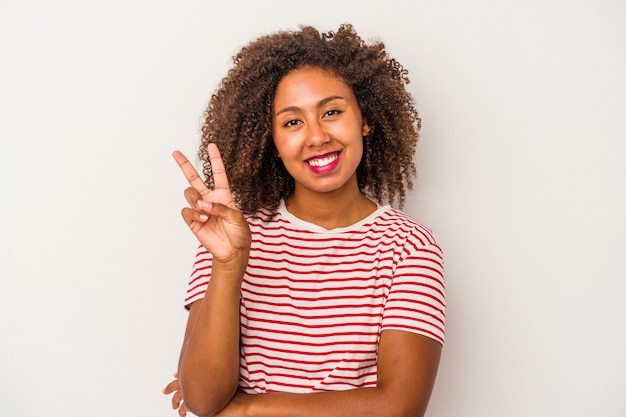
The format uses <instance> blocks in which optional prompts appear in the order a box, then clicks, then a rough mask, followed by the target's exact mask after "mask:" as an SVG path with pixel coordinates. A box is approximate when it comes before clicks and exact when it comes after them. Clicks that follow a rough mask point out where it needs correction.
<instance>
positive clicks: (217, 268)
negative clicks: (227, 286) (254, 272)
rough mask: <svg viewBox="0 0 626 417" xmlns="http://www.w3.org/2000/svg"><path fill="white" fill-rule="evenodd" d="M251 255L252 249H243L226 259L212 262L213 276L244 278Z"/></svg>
mask: <svg viewBox="0 0 626 417" xmlns="http://www.w3.org/2000/svg"><path fill="white" fill-rule="evenodd" d="M249 255H250V249H242V250H241V251H239V252H236V253H234V254H232V255H231V256H229V257H228V258H226V259H215V258H213V260H212V262H211V269H212V275H216V273H218V274H219V275H222V274H226V275H229V276H234V277H238V278H243V274H244V272H246V268H247V267H248V258H249Z"/></svg>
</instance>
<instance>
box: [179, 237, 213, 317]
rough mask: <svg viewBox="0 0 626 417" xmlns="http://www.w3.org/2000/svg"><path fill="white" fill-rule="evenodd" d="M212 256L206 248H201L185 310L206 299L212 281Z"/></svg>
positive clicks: (194, 267) (192, 274)
mask: <svg viewBox="0 0 626 417" xmlns="http://www.w3.org/2000/svg"><path fill="white" fill-rule="evenodd" d="M211 263H212V255H211V253H210V252H209V251H207V250H206V249H205V248H204V246H199V247H198V251H197V252H196V257H195V260H194V263H193V267H192V270H191V276H190V277H189V283H188V284H187V292H186V294H185V308H187V309H188V308H189V306H190V305H191V303H193V302H194V301H198V300H200V299H202V298H204V294H205V293H206V290H207V287H208V285H209V280H210V279H211Z"/></svg>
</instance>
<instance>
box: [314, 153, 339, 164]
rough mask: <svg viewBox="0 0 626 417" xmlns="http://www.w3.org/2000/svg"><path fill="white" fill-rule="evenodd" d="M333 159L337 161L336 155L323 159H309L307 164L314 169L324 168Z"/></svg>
mask: <svg viewBox="0 0 626 417" xmlns="http://www.w3.org/2000/svg"><path fill="white" fill-rule="evenodd" d="M335 159H337V154H336V153H334V154H332V155H329V156H327V157H325V158H318V159H309V160H308V163H309V165H311V166H314V167H325V166H326V165H328V164H330V163H331V162H333V161H334V160H335Z"/></svg>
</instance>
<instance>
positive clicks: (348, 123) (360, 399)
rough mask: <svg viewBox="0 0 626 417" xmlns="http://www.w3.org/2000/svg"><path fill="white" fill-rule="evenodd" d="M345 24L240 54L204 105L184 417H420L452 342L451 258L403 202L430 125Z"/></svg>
mask: <svg viewBox="0 0 626 417" xmlns="http://www.w3.org/2000/svg"><path fill="white" fill-rule="evenodd" d="M406 83H408V79H407V77H406V71H405V70H404V69H403V68H402V66H401V65H400V64H398V63H397V62H396V61H395V60H393V59H391V58H389V56H388V55H387V53H386V51H385V49H384V45H383V44H382V43H376V44H372V45H368V44H366V43H365V42H363V41H362V40H361V39H360V38H359V36H358V35H357V34H356V33H355V31H354V30H353V28H352V27H351V26H350V25H343V26H341V27H340V28H339V30H338V31H337V32H336V33H332V32H330V33H326V34H321V33H319V32H318V31H317V30H315V29H314V28H311V27H303V28H302V29H301V30H299V31H295V32H279V33H276V34H272V35H269V36H264V37H261V38H259V39H257V40H256V41H254V42H252V43H250V44H249V45H247V46H246V47H245V48H243V49H242V50H241V51H240V52H239V53H238V54H237V55H236V56H235V58H234V67H233V68H232V69H231V70H230V72H229V73H228V76H227V77H226V78H225V79H224V80H223V81H222V84H221V86H220V88H219V89H218V90H217V91H216V93H215V94H214V95H213V96H212V98H211V101H210V103H209V107H208V109H207V111H206V120H205V124H204V126H203V135H202V145H201V147H200V151H199V156H200V159H201V160H202V161H203V164H204V174H205V176H206V178H207V180H206V183H205V182H203V181H202V179H201V178H200V176H199V175H198V173H197V172H196V171H195V169H194V168H193V167H192V165H191V164H190V163H189V161H188V160H187V159H186V158H185V156H183V155H182V154H181V153H180V152H175V153H174V158H175V160H176V162H177V163H178V164H179V165H180V167H181V169H182V171H183V173H184V175H185V176H186V178H187V179H188V181H189V183H190V185H191V187H190V188H188V189H187V190H186V191H185V197H186V199H187V201H188V202H189V205H190V207H187V208H184V209H183V211H182V216H183V218H184V220H185V222H186V223H187V225H188V226H189V227H190V229H191V231H192V232H193V233H194V234H195V236H196V237H197V238H198V240H199V242H200V247H199V250H198V253H197V256H196V262H195V263H194V268H193V272H192V275H191V280H190V283H189V286H188V291H187V298H186V300H185V305H186V307H187V308H188V309H189V319H188V323H187V328H186V332H185V338H184V342H183V346H182V349H181V355H180V360H179V368H178V374H177V377H178V379H176V380H174V381H172V382H171V383H170V384H169V385H168V386H167V387H166V389H165V390H164V392H165V393H167V394H169V393H173V394H174V395H173V398H172V404H173V406H174V408H178V410H179V413H180V414H181V415H185V413H186V412H187V410H190V411H191V412H193V413H194V414H196V415H198V416H212V415H219V416H271V417H280V416H289V417H294V416H359V417H364V416H386V415H390V416H396V415H407V416H408V415H410V416H421V415H423V414H424V413H425V410H426V406H427V403H428V400H429V397H430V393H431V390H432V387H433V385H434V381H435V376H436V373H437V368H438V364H439V358H440V353H441V348H442V345H443V343H444V312H445V299H444V278H443V260H442V253H441V249H440V248H439V246H438V245H437V243H436V241H435V239H434V237H433V235H432V233H431V232H430V230H429V229H428V228H427V227H425V226H424V225H422V224H420V223H419V222H417V221H416V220H414V219H412V218H410V217H409V216H407V215H406V214H404V213H402V212H401V211H399V210H397V209H394V208H392V207H391V206H390V205H389V204H393V203H397V204H398V205H400V206H401V205H402V203H403V200H404V197H405V192H406V190H407V189H408V188H411V187H412V182H411V179H412V177H413V175H414V173H415V168H414V166H413V163H412V158H413V153H414V150H415V144H416V141H417V138H418V132H419V125H420V119H419V117H418V115H417V112H416V111H415V108H414V106H413V101H412V99H411V96H410V94H409V93H408V92H407V91H406V89H405V84H406Z"/></svg>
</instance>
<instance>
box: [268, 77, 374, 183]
mask: <svg viewBox="0 0 626 417" xmlns="http://www.w3.org/2000/svg"><path fill="white" fill-rule="evenodd" d="M272 122H273V125H272V131H273V136H274V143H275V145H276V148H277V149H278V154H279V156H280V158H281V159H282V161H283V163H284V165H285V168H286V169H287V171H288V172H289V174H291V176H292V177H293V178H294V180H295V183H296V190H295V191H296V193H297V192H298V190H299V188H300V187H304V188H305V189H307V190H309V191H313V192H318V193H327V192H333V191H338V190H341V189H343V188H345V187H356V188H357V189H358V184H357V181H356V169H357V167H358V165H359V163H360V161H361V157H362V156H363V136H365V135H366V134H367V133H368V132H369V126H368V125H367V123H366V122H365V121H364V120H363V117H362V115H361V111H360V109H359V106H358V104H357V101H356V97H355V96H354V93H353V92H352V89H351V88H350V87H349V86H347V85H346V84H345V83H344V82H343V81H342V80H340V79H339V78H338V77H337V76H335V75H334V74H333V73H332V72H330V71H327V70H323V69H320V68H314V67H303V68H300V69H296V70H293V71H291V72H290V73H288V74H287V75H286V76H285V77H283V79H282V80H281V81H280V82H279V83H278V86H277V87H276V94H275V96H274V103H273V109H272Z"/></svg>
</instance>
